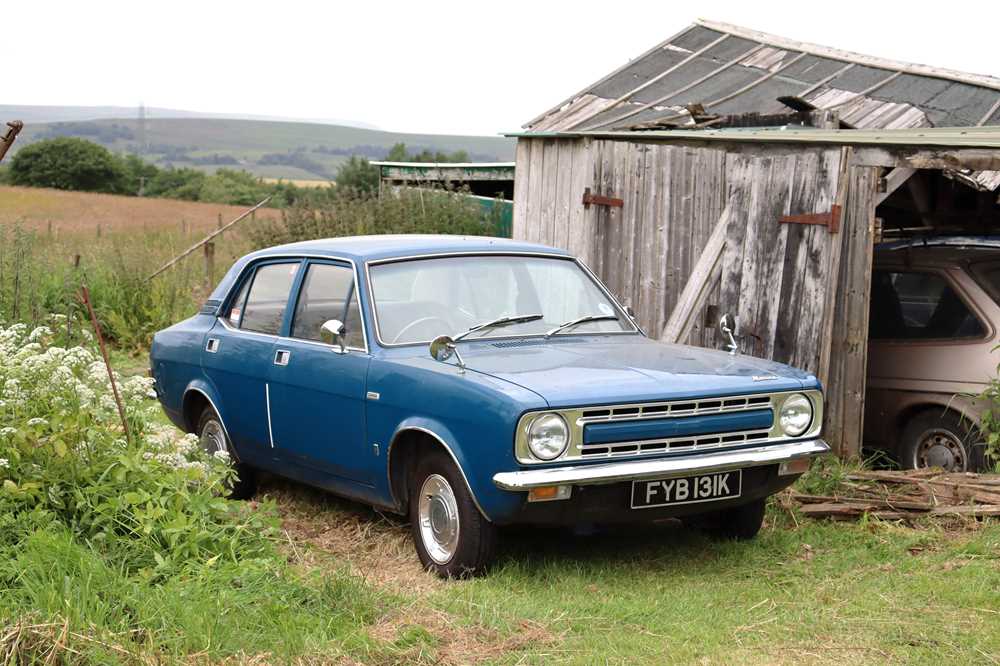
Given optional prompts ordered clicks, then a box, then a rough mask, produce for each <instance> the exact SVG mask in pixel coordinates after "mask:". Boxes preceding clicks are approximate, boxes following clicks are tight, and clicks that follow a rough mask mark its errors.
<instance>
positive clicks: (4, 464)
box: [0, 458, 10, 469]
mask: <svg viewBox="0 0 1000 666" xmlns="http://www.w3.org/2000/svg"><path fill="white" fill-rule="evenodd" d="M0 469H10V461H9V460H7V459H6V458H0Z"/></svg>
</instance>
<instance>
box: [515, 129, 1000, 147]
mask: <svg viewBox="0 0 1000 666" xmlns="http://www.w3.org/2000/svg"><path fill="white" fill-rule="evenodd" d="M507 136H511V137H526V138H582V137H590V138H592V139H620V140H629V141H710V142H711V141H729V142H736V143H798V144H827V145H839V146H887V147H892V146H896V147H903V146H911V147H928V148H932V147H936V148H982V149H988V150H996V149H1000V126H989V127H940V128H936V127H928V128H919V129H873V130H845V129H819V128H759V129H753V128H747V129H735V128H727V129H676V130H649V131H643V132H635V131H623V130H588V131H581V130H559V131H525V132H512V133H510V134H507Z"/></svg>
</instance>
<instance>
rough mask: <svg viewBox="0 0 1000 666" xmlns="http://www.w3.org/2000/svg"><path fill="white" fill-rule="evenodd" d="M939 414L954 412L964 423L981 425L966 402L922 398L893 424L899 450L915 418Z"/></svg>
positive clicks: (893, 435)
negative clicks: (907, 428) (905, 432)
mask: <svg viewBox="0 0 1000 666" xmlns="http://www.w3.org/2000/svg"><path fill="white" fill-rule="evenodd" d="M935 412H936V413H938V414H939V415H942V416H943V415H944V414H946V413H948V412H954V413H955V414H956V415H957V416H958V417H959V418H960V419H962V420H963V421H968V422H969V423H972V424H973V425H974V426H977V427H978V425H979V415H978V414H977V413H976V411H975V409H974V408H973V406H972V405H971V404H968V403H967V402H966V401H964V400H955V399H944V398H943V397H938V396H921V397H920V398H918V399H916V400H914V401H912V402H911V403H910V404H908V405H906V406H905V407H904V408H903V409H901V410H900V411H899V413H898V414H897V415H896V419H895V421H894V422H893V433H892V438H893V441H894V442H895V446H896V448H897V449H898V448H899V446H900V445H901V444H902V442H901V440H900V438H901V437H902V436H903V432H904V431H905V430H906V426H907V425H908V424H909V423H910V422H911V421H912V420H913V419H915V418H917V417H918V416H920V415H921V414H925V413H935Z"/></svg>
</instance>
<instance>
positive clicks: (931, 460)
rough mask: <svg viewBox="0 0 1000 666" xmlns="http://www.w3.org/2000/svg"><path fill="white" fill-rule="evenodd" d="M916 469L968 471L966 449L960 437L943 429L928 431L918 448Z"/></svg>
mask: <svg viewBox="0 0 1000 666" xmlns="http://www.w3.org/2000/svg"><path fill="white" fill-rule="evenodd" d="M915 462H916V465H915V467H942V468H944V469H946V470H948V471H949V472H964V471H965V470H966V469H968V459H967V457H966V452H965V447H964V446H963V445H962V441H961V440H960V439H959V437H958V436H957V435H956V434H955V433H953V432H951V431H949V430H943V429H937V428H935V429H933V430H928V431H927V432H925V433H924V434H923V436H922V437H921V438H920V444H919V445H918V446H917V459H916V461H915Z"/></svg>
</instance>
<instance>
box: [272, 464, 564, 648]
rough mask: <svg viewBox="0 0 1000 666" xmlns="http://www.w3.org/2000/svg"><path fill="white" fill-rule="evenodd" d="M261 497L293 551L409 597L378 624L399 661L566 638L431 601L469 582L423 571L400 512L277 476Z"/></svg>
mask: <svg viewBox="0 0 1000 666" xmlns="http://www.w3.org/2000/svg"><path fill="white" fill-rule="evenodd" d="M259 497H261V498H268V499H271V500H274V501H275V503H276V504H277V507H278V512H279V514H280V516H281V522H282V528H283V530H284V532H285V536H286V538H287V540H288V545H287V547H286V548H285V551H286V552H287V553H288V555H289V558H290V559H292V560H293V561H294V562H296V563H298V564H300V565H301V566H304V567H307V568H308V567H318V566H323V563H324V562H328V561H329V560H328V559H327V558H328V557H329V556H333V557H335V558H336V560H337V561H338V562H340V563H343V564H346V565H347V566H348V567H349V568H350V569H351V570H352V571H353V572H354V573H355V574H357V575H358V576H360V577H362V578H363V579H364V580H365V581H366V582H368V583H371V584H373V585H375V586H377V587H379V588H381V589H383V590H384V591H386V592H388V593H391V594H393V595H395V596H396V597H397V598H398V597H402V598H404V599H406V600H407V601H406V602H404V603H402V604H400V605H399V606H397V607H394V608H393V609H391V610H390V611H389V612H388V613H387V614H386V615H385V616H384V617H383V618H382V619H381V620H380V621H379V622H378V623H377V624H375V626H374V627H372V629H371V635H372V637H373V638H376V639H378V640H379V641H381V642H383V643H385V644H386V645H388V646H390V647H389V654H390V655H391V656H390V657H389V661H390V662H392V663H406V664H409V663H434V664H478V663H482V662H487V661H492V660H496V659H499V658H500V657H502V656H503V655H506V654H508V653H511V652H518V651H520V650H523V649H529V648H530V649H531V650H533V651H534V652H535V653H537V650H538V649H540V648H544V647H545V646H546V645H554V644H555V643H556V642H557V640H558V639H557V637H556V636H554V635H553V634H552V633H551V632H550V631H549V630H548V629H547V628H546V627H545V626H543V625H541V624H539V623H536V622H530V621H525V620H522V621H521V622H520V623H519V625H518V628H517V630H516V631H514V632H512V633H510V634H509V635H507V634H505V633H503V632H501V631H498V630H497V629H494V628H492V627H488V626H485V625H481V624H475V623H468V622H462V621H459V620H458V619H457V618H456V617H455V616H453V615H451V614H450V613H447V612H445V611H442V610H440V609H438V608H435V607H433V606H432V605H431V604H430V603H428V601H427V600H428V598H429V597H430V596H431V594H432V593H434V592H435V591H439V590H442V589H444V588H445V587H446V586H448V585H462V584H463V583H461V582H446V581H443V580H441V579H439V578H437V577H436V576H434V575H433V574H430V573H427V572H426V571H424V570H423V568H422V567H421V566H420V561H419V560H418V559H417V556H416V553H415V551H414V549H413V541H412V539H411V537H410V531H409V526H408V525H407V523H406V521H405V519H403V518H401V517H399V516H394V515H388V514H383V513H380V512H379V511H376V510H375V509H372V508H370V507H366V506H364V505H361V504H358V503H355V502H351V501H349V500H345V499H341V498H339V497H336V496H335V495H331V494H329V493H324V492H323V491H320V490H315V489H312V488H308V487H305V486H301V485H298V484H295V483H292V482H289V481H284V480H281V479H276V478H266V479H264V480H262V482H261V488H260V494H259Z"/></svg>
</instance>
